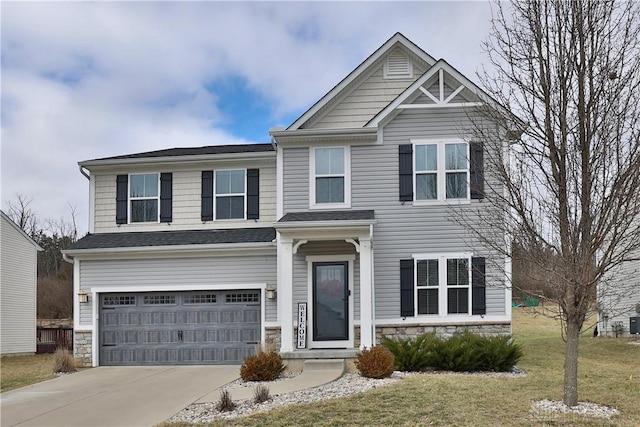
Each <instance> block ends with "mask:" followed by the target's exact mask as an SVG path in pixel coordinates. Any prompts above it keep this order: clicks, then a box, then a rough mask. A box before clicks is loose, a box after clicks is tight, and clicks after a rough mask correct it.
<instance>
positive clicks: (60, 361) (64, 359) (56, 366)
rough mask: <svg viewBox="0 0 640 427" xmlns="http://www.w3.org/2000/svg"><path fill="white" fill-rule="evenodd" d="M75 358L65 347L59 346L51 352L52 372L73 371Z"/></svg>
mask: <svg viewBox="0 0 640 427" xmlns="http://www.w3.org/2000/svg"><path fill="white" fill-rule="evenodd" d="M77 370H78V369H77V368H76V360H75V359H74V358H73V355H72V354H71V353H69V350H67V349H66V348H59V349H57V350H56V352H55V353H53V372H54V373H58V372H65V373H66V372H75V371H77Z"/></svg>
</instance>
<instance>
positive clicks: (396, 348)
mask: <svg viewBox="0 0 640 427" xmlns="http://www.w3.org/2000/svg"><path fill="white" fill-rule="evenodd" d="M381 342H382V343H383V345H384V346H385V347H386V348H388V349H389V350H390V351H391V352H392V353H393V355H394V356H395V360H396V366H397V367H398V369H399V370H401V371H409V372H419V371H424V370H425V369H426V368H433V369H437V370H443V371H459V372H460V371H469V372H473V371H494V372H497V371H509V370H510V369H511V368H512V367H513V366H514V365H515V364H516V363H518V361H519V360H520V359H521V358H522V354H523V353H522V347H521V346H520V345H518V344H515V343H513V341H512V339H511V337H508V336H495V337H483V336H480V335H475V334H472V333H470V332H463V333H456V334H454V335H453V336H452V337H451V338H449V339H445V338H438V337H436V336H435V335H434V334H422V335H420V336H418V337H417V338H415V339H411V338H396V339H391V338H388V337H384V338H382V341H381Z"/></svg>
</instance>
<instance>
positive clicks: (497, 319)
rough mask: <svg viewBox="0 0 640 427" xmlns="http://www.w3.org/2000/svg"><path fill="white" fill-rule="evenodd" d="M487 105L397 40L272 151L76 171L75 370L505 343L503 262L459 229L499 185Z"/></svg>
mask: <svg viewBox="0 0 640 427" xmlns="http://www.w3.org/2000/svg"><path fill="white" fill-rule="evenodd" d="M480 99H488V97H486V95H485V94H484V93H483V92H482V91H481V90H480V89H479V88H478V87H477V86H475V85H474V84H473V83H471V82H470V81H469V80H468V79H467V78H465V77H464V76H462V75H461V74H460V73H459V72H458V71H456V70H455V69H454V68H453V67H451V66H450V65H449V64H447V63H446V62H445V61H443V60H438V61H436V60H435V59H434V58H432V57H431V56H429V55H428V54H427V53H425V52H424V51H423V50H421V49H420V48H418V47H417V46H416V45H415V44H413V43H412V42H411V41H409V40H408V39H406V38H405V37H404V36H403V35H401V34H396V35H394V36H393V37H392V38H391V39H389V40H388V41H387V42H386V43H385V44H384V45H383V46H381V47H380V48H379V49H378V50H376V51H375V52H374V53H373V54H372V55H371V56H370V57H369V58H367V59H366V60H365V61H364V62H363V63H362V64H360V65H359V66H358V67H357V68H356V69H355V70H354V71H353V72H351V73H350V74H349V75H348V76H347V77H346V78H345V79H344V80H342V81H341V82H340V83H339V84H338V85H337V86H335V87H334V88H333V89H332V90H331V91H330V92H329V93H328V94H326V95H325V96H324V97H323V98H322V99H320V100H319V101H318V102H317V103H316V104H315V105H314V106H313V107H311V108H310V109H309V110H308V111H307V112H306V113H304V114H303V115H302V116H301V117H300V118H299V119H298V120H296V121H295V122H294V123H293V124H292V125H291V126H289V127H288V128H287V129H282V128H277V129H271V130H270V134H271V137H272V141H271V144H255V145H237V146H210V147H202V148H193V149H189V148H175V149H168V150H160V151H154V152H148V153H139V154H132V155H126V156H117V157H110V158H105V159H97V160H89V161H84V162H80V166H81V168H82V171H83V174H85V176H87V177H88V178H89V188H90V220H89V228H90V230H89V232H90V234H89V235H88V236H87V237H84V238H83V239H80V240H79V241H78V242H76V243H74V244H73V245H72V246H71V248H70V249H69V250H67V251H65V255H66V256H67V257H68V258H69V257H71V258H73V260H74V286H75V293H76V294H85V293H86V294H88V296H89V298H88V302H84V303H81V302H79V301H78V297H77V298H76V301H75V308H76V309H75V311H74V312H75V320H74V321H75V331H76V349H75V353H76V356H78V357H81V358H83V359H84V360H85V362H86V363H88V364H89V363H90V364H93V365H94V366H97V365H127V364H132V365H139V364H165V363H179V364H187V363H241V361H242V359H243V357H244V356H246V355H248V354H252V353H253V352H254V351H255V349H256V347H257V345H258V344H266V345H267V346H272V347H275V348H276V349H277V350H280V353H281V354H282V355H283V356H284V357H285V359H288V360H291V359H296V358H301V359H303V358H318V357H319V358H322V357H353V356H354V355H355V353H356V352H357V350H358V349H360V348H364V347H371V346H373V345H375V343H376V341H377V338H379V337H380V336H381V335H383V334H384V335H398V336H415V335H417V334H419V333H422V332H425V331H434V332H437V333H440V334H451V333H453V332H455V331H458V330H470V331H473V332H477V333H487V334H508V333H510V332H511V290H510V287H509V286H508V282H507V276H508V275H509V273H510V263H509V261H508V259H507V258H505V257H504V256H502V255H499V254H497V253H495V252H492V251H491V250H489V249H487V248H484V247H482V246H480V245H477V244H476V245H475V246H473V247H470V246H469V245H468V243H467V242H468V241H470V240H471V239H469V237H470V234H469V232H468V230H467V229H466V228H465V227H463V226H462V225H460V223H458V222H456V221H454V220H452V218H451V217H452V214H453V210H454V209H455V210H456V211H457V212H460V211H463V212H464V211H467V212H473V211H475V210H477V209H483V208H484V205H483V203H482V201H483V198H484V197H485V191H487V192H488V191H489V188H495V183H492V185H491V186H489V185H487V186H484V183H485V180H486V179H489V176H490V174H485V173H484V172H485V171H484V168H483V153H484V151H483V147H482V145H481V144H477V143H476V144H474V143H469V142H468V141H469V140H472V134H471V133H466V134H465V133H464V129H467V128H469V127H470V126H469V125H470V119H469V114H472V113H473V111H474V110H473V108H475V107H476V106H478V105H481V104H482V103H481V101H480ZM478 225H479V226H480V224H478ZM303 304H306V306H304V305H303ZM301 312H302V314H301ZM299 319H301V320H299Z"/></svg>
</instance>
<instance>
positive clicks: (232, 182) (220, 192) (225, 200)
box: [215, 169, 246, 219]
mask: <svg viewBox="0 0 640 427" xmlns="http://www.w3.org/2000/svg"><path fill="white" fill-rule="evenodd" d="M245 175H246V172H245V170H244V169H240V170H217V171H215V205H216V209H215V210H216V219H244V217H245V216H244V214H245V196H246V195H245Z"/></svg>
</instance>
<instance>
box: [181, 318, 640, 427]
mask: <svg viewBox="0 0 640 427" xmlns="http://www.w3.org/2000/svg"><path fill="white" fill-rule="evenodd" d="M540 310H541V309H523V308H517V309H514V315H513V324H514V325H513V329H514V337H515V339H516V341H517V342H519V343H520V344H522V346H523V350H524V357H523V358H522V360H521V361H520V363H518V366H520V367H521V368H523V369H524V370H526V371H527V372H528V376H527V377H525V378H488V377H477V376H465V375H455V374H445V375H426V376H415V377H410V378H407V379H404V380H402V381H400V382H398V383H395V384H393V385H389V386H386V387H382V388H379V389H377V390H372V391H370V392H367V393H363V394H360V395H354V396H351V397H348V398H343V399H335V400H328V401H324V402H320V403H318V402H316V403H312V404H308V405H294V406H288V407H284V408H281V409H277V410H274V411H271V412H269V413H266V414H257V415H254V416H251V417H246V418H239V419H235V420H231V421H216V422H214V423H213V424H210V425H212V426H231V425H234V426H236V425H242V426H255V425H265V426H266V425H268V426H291V425H296V426H329V425H331V426H336V425H340V426H357V425H361V426H380V425H387V426H404V425H411V426H414V425H433V426H454V425H455V426H491V427H495V426H549V425H554V426H621V427H626V426H628V427H631V426H638V425H640V404H639V402H640V365H639V364H638V360H639V358H640V346H637V345H630V344H629V343H628V342H629V340H628V339H614V338H598V339H594V338H592V334H591V331H590V330H588V331H585V333H584V336H583V338H582V339H581V342H580V368H579V376H580V378H579V396H580V401H581V402H582V401H589V402H595V403H599V404H603V405H608V406H612V407H615V408H617V409H618V410H619V411H620V414H619V415H617V416H615V417H614V418H612V419H611V420H603V419H588V418H583V417H580V416H576V415H549V414H540V413H533V412H532V410H531V401H533V400H542V399H552V400H560V399H561V398H562V377H563V371H562V366H563V351H564V343H563V342H562V338H561V337H560V332H559V328H558V326H557V324H556V323H555V322H554V321H553V320H550V319H549V318H546V317H543V316H540V315H539V314H538V313H539V311H540ZM171 425H172V426H184V425H187V424H171Z"/></svg>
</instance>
